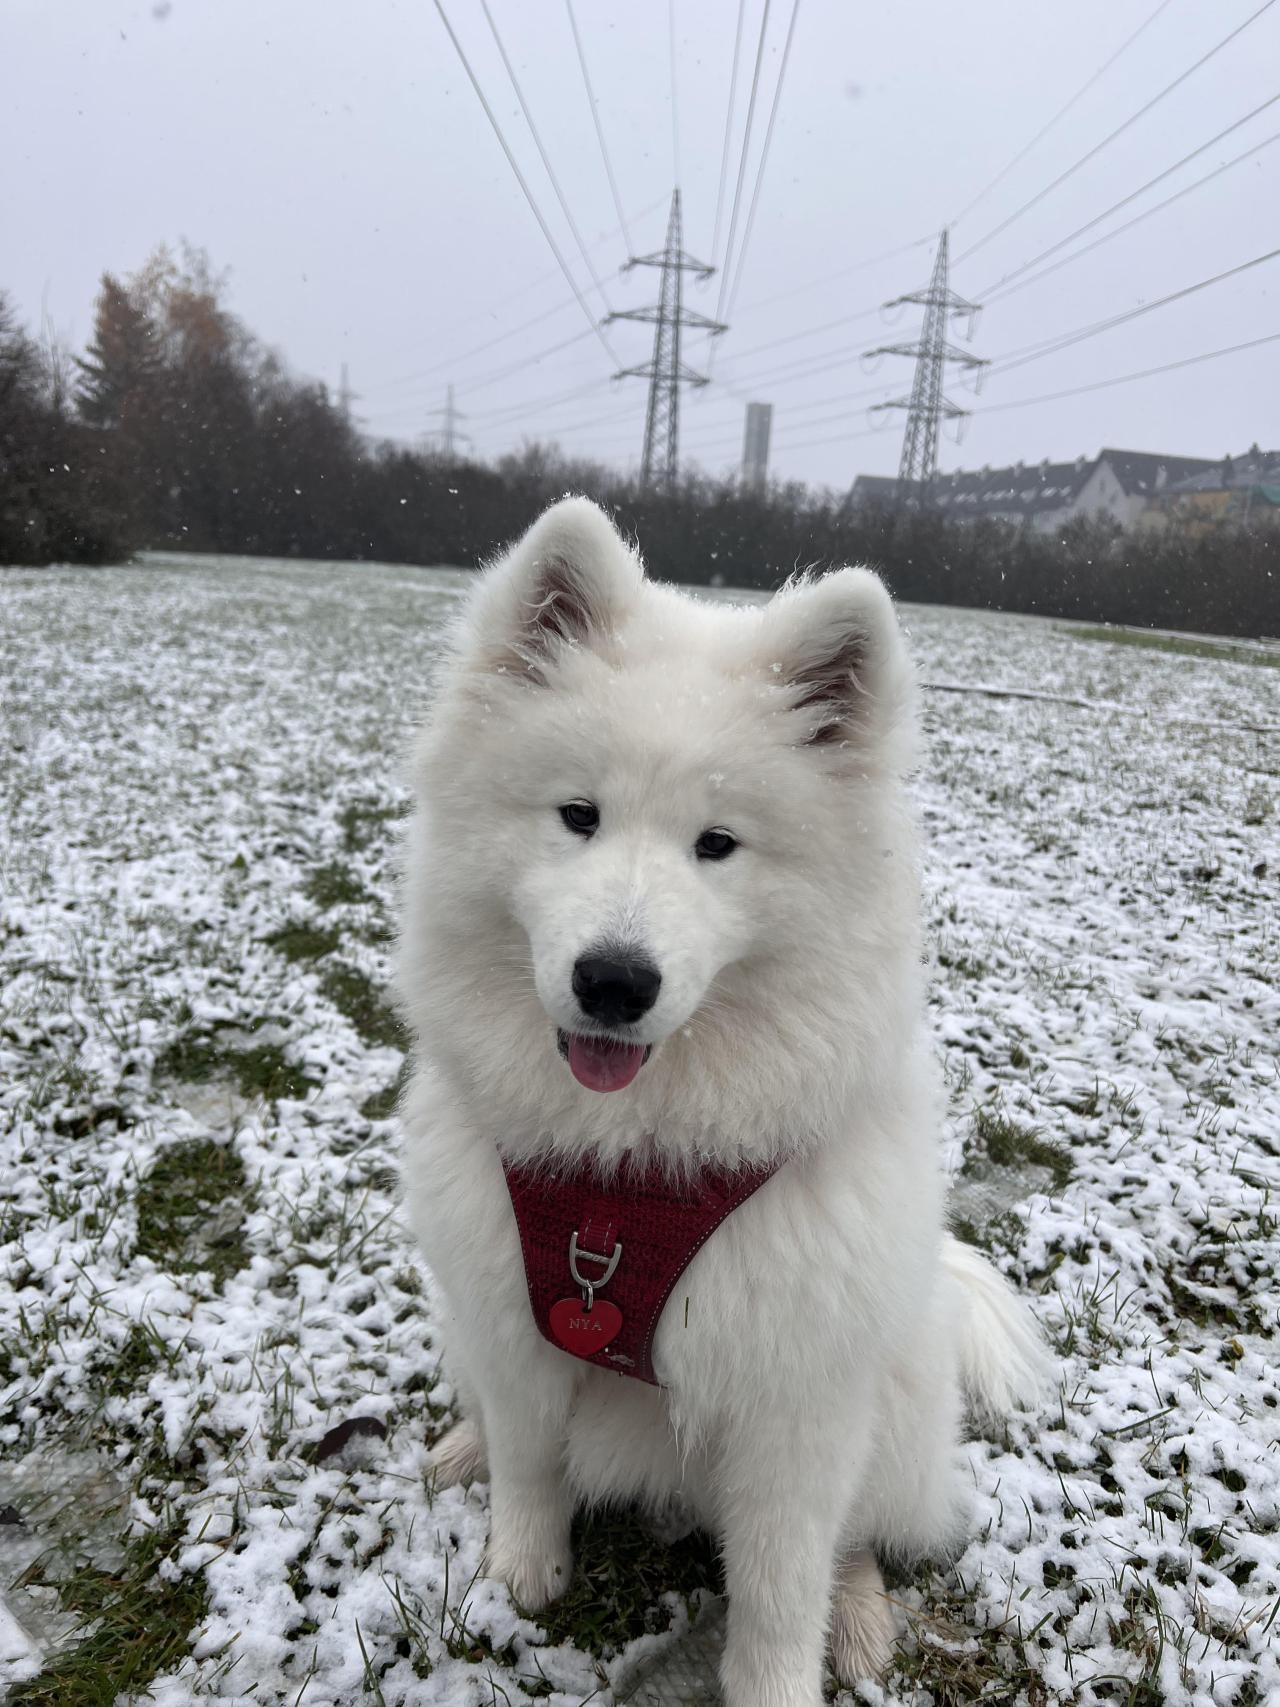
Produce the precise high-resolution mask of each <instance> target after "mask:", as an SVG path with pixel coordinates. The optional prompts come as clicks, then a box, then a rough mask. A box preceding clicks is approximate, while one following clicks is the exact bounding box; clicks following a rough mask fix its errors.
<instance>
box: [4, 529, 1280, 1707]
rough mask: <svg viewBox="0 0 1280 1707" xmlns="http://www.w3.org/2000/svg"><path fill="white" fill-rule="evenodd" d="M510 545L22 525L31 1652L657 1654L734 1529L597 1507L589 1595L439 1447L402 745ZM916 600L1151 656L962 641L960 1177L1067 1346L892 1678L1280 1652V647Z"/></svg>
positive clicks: (913, 1686) (18, 1016)
mask: <svg viewBox="0 0 1280 1707" xmlns="http://www.w3.org/2000/svg"><path fill="white" fill-rule="evenodd" d="M463 585H465V577H464V576H462V575H460V574H458V573H454V572H448V571H437V572H427V571H415V570H410V569H403V568H384V567H365V568H352V567H343V566H338V567H335V566H320V565H302V564H295V565H280V564H260V563H253V562H247V561H244V560H223V561H216V560H194V559H189V560H182V561H177V560H175V561H172V562H164V561H152V562H150V563H148V564H147V565H145V566H143V567H138V568H130V569H113V570H106V571H71V570H56V571H48V572H18V571H10V572H6V573H4V574H3V576H0V610H2V611H3V622H2V623H0V754H3V772H2V775H0V1589H3V1590H4V1591H6V1595H5V1602H6V1606H7V1610H6V1611H5V1612H3V1613H0V1681H2V1680H5V1679H8V1680H9V1681H10V1682H11V1683H12V1684H13V1699H14V1701H16V1702H22V1701H27V1702H40V1703H44V1702H49V1703H55V1702H56V1703H58V1704H59V1707H63V1704H66V1707H72V1704H75V1703H78V1702H80V1701H103V1700H109V1699H111V1696H112V1694H113V1692H121V1693H122V1694H124V1695H125V1697H126V1698H139V1697H142V1698H147V1691H148V1689H149V1691H150V1698H152V1699H154V1700H155V1701H156V1702H158V1703H163V1704H167V1707H177V1704H179V1703H185V1702H189V1701H195V1700H203V1699H206V1698H214V1699H218V1700H222V1701H244V1702H249V1701H252V1702H254V1703H280V1704H284V1703H289V1704H290V1707H297V1704H298V1703H300V1702H301V1703H305V1704H306V1707H325V1704H334V1707H336V1704H338V1703H351V1702H359V1701H364V1700H368V1701H370V1702H373V1703H385V1704H386V1707H400V1704H406V1707H408V1704H413V1707H417V1704H429V1703H437V1702H439V1703H445V1702H447V1703H449V1704H450V1707H467V1704H473V1703H474V1704H477V1707H478V1704H479V1703H481V1702H484V1703H491V1704H492V1703H496V1702H497V1700H498V1699H499V1697H501V1698H502V1699H503V1700H505V1701H506V1702H510V1703H518V1702H520V1701H523V1700H526V1699H529V1698H538V1697H545V1698H547V1699H549V1700H550V1701H552V1702H555V1703H570V1702H572V1703H579V1702H583V1701H585V1700H586V1699H587V1698H589V1697H593V1698H594V1699H595V1700H596V1701H598V1702H607V1700H608V1699H609V1688H610V1679H611V1678H616V1677H617V1676H618V1675H619V1667H620V1666H625V1665H626V1664H627V1662H628V1660H629V1659H630V1658H631V1657H632V1656H633V1655H634V1653H635V1652H637V1651H638V1649H637V1647H636V1644H637V1643H639V1644H640V1646H641V1647H642V1648H644V1649H646V1650H647V1649H653V1650H657V1651H659V1652H660V1651H661V1649H662V1647H663V1645H664V1643H669V1642H670V1641H672V1640H676V1639H678V1638H677V1637H675V1636H666V1635H663V1634H662V1633H663V1632H665V1631H668V1630H672V1631H678V1630H680V1629H681V1628H683V1627H685V1625H686V1624H687V1620H688V1617H689V1616H690V1614H691V1612H693V1611H695V1610H696V1606H697V1604H698V1599H699V1595H700V1593H701V1589H700V1586H699V1585H702V1584H706V1583H710V1582H713V1581H714V1566H713V1563H712V1562H711V1560H710V1556H709V1553H708V1551H707V1549H706V1548H705V1547H703V1546H702V1545H701V1544H700V1543H698V1542H697V1541H696V1540H693V1541H685V1542H682V1543H680V1544H678V1545H677V1546H675V1547H674V1548H672V1549H670V1550H668V1549H667V1548H666V1547H664V1546H663V1545H661V1544H660V1543H659V1542H657V1541H655V1540H653V1539H651V1538H650V1537H648V1536H647V1535H646V1534H644V1533H643V1532H642V1531H640V1530H638V1529H637V1528H636V1527H635V1526H634V1525H626V1524H621V1523H613V1522H607V1523H597V1524H596V1525H595V1526H594V1527H593V1528H592V1529H591V1530H590V1531H589V1532H588V1533H587V1534H586V1535H585V1536H584V1537H583V1539H582V1546H581V1547H580V1555H581V1557H582V1559H583V1561H584V1569H583V1571H581V1572H580V1581H579V1584H578V1585H577V1587H576V1588H575V1590H574V1592H573V1593H572V1594H571V1596H570V1600H569V1603H568V1604H567V1605H566V1606H565V1607H563V1608H562V1609H560V1610H559V1611H558V1612H557V1613H556V1614H555V1615H554V1616H552V1617H551V1618H550V1619H549V1620H548V1621H545V1622H544V1623H542V1624H539V1623H538V1622H537V1621H534V1620H531V1619H528V1618H525V1617H522V1616H521V1615H520V1614H519V1613H518V1612H517V1611H516V1610H515V1609H514V1608H513V1607H512V1605H511V1603H510V1600H509V1598H508V1596H507V1594H506V1592H505V1590H504V1589H503V1588H501V1587H500V1586H498V1585H497V1584H495V1583H492V1582H490V1581H488V1580H486V1579H485V1578H483V1577H482V1576H480V1574H479V1571H480V1563H481V1556H482V1549H483V1544H484V1538H485V1522H486V1515H485V1498H486V1489H485V1487H484V1486H483V1485H478V1486H476V1487H473V1488H472V1489H470V1490H468V1491H463V1490H459V1489H447V1490H436V1489H434V1488H433V1487H431V1486H430V1485H429V1483H428V1482H427V1481H426V1480H425V1478H424V1463H425V1455H426V1451H427V1448H428V1445H429V1443H430V1441H431V1440H432V1439H434V1438H435V1436H436V1435H437V1434H438V1432H439V1431H440V1429H441V1428H442V1426H444V1425H445V1424H446V1422H447V1419H448V1417H449V1415H450V1405H451V1400H452V1393H451V1389H450V1386H449V1379H448V1371H447V1368H443V1369H442V1368H441V1367H440V1366H439V1364H438V1362H437V1356H436V1351H435V1346H434V1342H433V1331H432V1287H431V1280H430V1276H429V1275H428V1274H426V1273H425V1272H424V1270H423V1268H422V1266H421V1264H420V1263H419V1262H418V1261H417V1259H416V1257H415V1255H414V1253H413V1251H412V1250H411V1249H410V1247H409V1244H408V1242H407V1240H406V1238H405V1235H404V1232H403V1230H402V1228H401V1226H400V1224H399V1221H398V1212H397V1206H396V1193H395V1171H394V1170H395V1147H396V1125H395V1121H394V1118H393V1117H392V1095H393V1087H394V1084H395V1081H396V1076H397V1072H398V1070H399V1067H400V1061H401V1056H400V1052H399V1041H400V1039H399V1033H398V1029H397V1027H396V1025H395V1022H394V1018H393V1016H392V1015H391V1014H390V1013H389V1011H388V1009H387V1008H386V1005H385V1001H384V999H383V995H382V989H383V985H384V982H385V978H386V975H387V956H388V920H389V917H390V911H391V906H392V873H393V858H394V827H395V819H396V817H397V815H398V814H399V812H400V810H401V808H402V806H403V802H404V791H403V789H402V787H401V785H400V781H399V757H400V753H401V751H402V747H403V743H404V740H405V737H406V735H407V733H408V731H409V730H410V728H411V727H412V725H413V723H414V720H415V717H416V715H417V713H418V710H419V708H420V705H421V703H422V699H423V695H424V691H425V689H426V686H427V683H428V678H429V673H430V668H431V661H432V656H433V652H434V649H435V645H436V636H437V634H438V631H439V626H440V623H441V622H442V620H444V619H445V618H447V616H448V614H449V613H450V611H451V610H452V609H454V608H456V601H457V598H458V595H459V589H460V588H461V587H462V586H463ZM908 623H909V627H910V629H911V631H912V636H913V642H914V645H915V647H916V650H917V653H918V655H919V658H920V661H921V666H922V674H923V676H924V677H925V678H926V679H928V680H931V681H934V682H937V683H947V684H951V685H952V686H960V687H972V686H975V685H980V684H981V685H986V686H991V685H996V686H1006V687H1010V688H1017V689H1022V690H1033V691H1034V692H1037V693H1041V694H1044V695H1046V696H1060V698H1061V699H1070V700H1084V701H1089V702H1094V703H1098V704H1105V706H1107V707H1110V709H1103V710H1091V709H1085V708H1082V707H1079V706H1074V705H1066V704H1063V703H1059V702H1058V701H1057V700H1055V699H1053V698H1051V697H1046V698H1045V699H1043V700H1036V699H1026V698H1008V699H1005V698H999V697H991V696H989V695H986V694H971V693H965V692H955V691H934V692H931V693H930V694H928V695H927V703H926V716H927V722H928V727H929V732H930V737H931V755H930V759H929V764H928V768H927V770H926V772H925V774H924V776H923V778H922V779H921V781H920V783H919V796H920V801H921V805H922V808H923V812H924V816H925V821H926V826H927V831H928V842H929V852H928V859H927V870H926V882H927V890H928V897H929V907H930V914H931V921H932V926H933V932H934V938H933V940H934V948H935V953H936V962H937V964H936V974H937V976H936V987H935V1015H934V1017H935V1023H936V1028H937V1036H938V1040H939V1047H940V1050H941V1051H942V1053H943V1055H944V1058H945V1062H946V1071H947V1078H948V1083H949V1086H950V1090H951V1115H950V1122H949V1128H948V1133H947V1143H948V1153H949V1156H950V1159H951V1162H952V1165H953V1167H954V1169H955V1172H956V1175H957V1216H958V1220H959V1225H960V1227H961V1230H962V1232H963V1233H964V1235H965V1236H966V1237H969V1238H971V1239H974V1240H976V1241H978V1242H980V1243H982V1244H983V1245H984V1246H986V1247H987V1248H988V1249H990V1250H992V1251H993V1252H994V1254H995V1255H996V1257H997V1259H998V1260H999V1262H1000V1263H1001V1265H1002V1266H1003V1267H1004V1268H1005V1269H1006V1270H1007V1272H1008V1273H1009V1274H1011V1275H1012V1276H1013V1277H1014V1278H1015V1279H1016V1280H1017V1281H1018V1282H1019V1283H1020V1284H1021V1285H1022V1286H1024V1287H1025V1288H1027V1289H1029V1290H1030V1292H1031V1293H1032V1295H1033V1297H1034V1301H1035V1306H1036V1309H1037V1311H1038V1314H1039V1316H1040V1318H1041V1320H1042V1322H1043V1323H1044V1325H1045V1328H1046V1330H1047V1332H1048V1333H1049V1335H1050V1336H1051V1338H1052V1339H1053V1341H1054V1343H1055V1345H1056V1346H1057V1348H1058V1349H1059V1351H1060V1352H1061V1354H1062V1357H1063V1381H1062V1390H1061V1394H1060V1396H1059V1397H1058V1399H1057V1400H1056V1401H1055V1402H1054V1403H1053V1404H1052V1405H1051V1406H1050V1407H1049V1408H1048V1410H1047V1411H1046V1413H1045V1414H1044V1415H1043V1416H1040V1417H1037V1418H1034V1419H1021V1420H1018V1421H1016V1422H1015V1423H1014V1424H1012V1425H1011V1426H1010V1427H1009V1429H1008V1431H1007V1433H1002V1434H1001V1435H1000V1437H999V1438H996V1439H983V1438H977V1439H975V1440H974V1441H973V1442H972V1443H971V1444H970V1446H969V1447H968V1448H967V1450H968V1452H969V1455H970V1459H971V1463H972V1470H973V1482H974V1499H975V1523H974V1540H973V1542H972V1544H971V1545H970V1546H969V1548H968V1550H967V1551H966V1553H965V1554H964V1555H963V1557H962V1558H961V1559H960V1560H959V1561H958V1563H957V1564H956V1565H955V1567H954V1568H952V1569H945V1568H943V1567H941V1566H940V1567H938V1568H936V1569H932V1570H931V1569H928V1568H922V1569H921V1570H919V1571H918V1572H916V1573H915V1574H914V1575H912V1576H910V1577H908V1578H906V1579H902V1580H900V1581H898V1582H897V1583H896V1584H895V1585H894V1589H893V1592H894V1594H895V1598H896V1600H897V1603H898V1611H899V1617H900V1619H901V1622H902V1627H903V1643H902V1647H901V1651H900V1655H899V1659H898V1662H897V1670H896V1672H895V1676H894V1678H893V1680H892V1682H891V1684H890V1686H889V1688H888V1690H887V1693H886V1697H885V1698H887V1699H889V1700H893V1701H899V1700H901V1701H909V1700H921V1701H924V1700H929V1699H934V1700H936V1701H939V1702H959V1701H963V1700H971V1699H974V1698H976V1697H977V1696H978V1695H979V1694H983V1695H984V1698H986V1699H990V1700H997V1701H1009V1702H1013V1701H1014V1700H1016V1699H1019V1698H1021V1699H1023V1700H1026V1701H1028V1702H1030V1703H1031V1704H1032V1707H1037V1704H1042V1703H1049V1702H1059V1701H1063V1702H1065V1701H1072V1702H1080V1703H1092V1702H1096V1701H1103V1700H1110V1701H1120V1702H1128V1703H1134V1704H1147V1703H1151V1704H1155V1703H1164V1702H1168V1703H1177V1702H1189V1701H1195V1702H1206V1703H1207V1702H1215V1703H1227V1702H1235V1703H1241V1704H1249V1703H1262V1702H1272V1701H1276V1700H1280V1661H1278V1660H1277V1650H1276V1645H1275V1643H1276V1637H1277V1634H1278V1632H1280V1619H1277V1610H1278V1609H1280V1528H1278V1526H1280V1451H1278V1446H1280V1408H1278V1407H1280V1385H1278V1380H1277V1370H1276V1363H1275V1333H1276V1327H1277V1282H1276V1266H1277V1250H1278V1248H1280V1241H1278V1239H1277V1212H1276V1207H1275V1203H1276V1192H1277V1187H1278V1186H1280V1054H1278V1052H1277V1046H1276V1039H1277V1036H1278V1035H1280V907H1277V904H1276V903H1277V885H1278V882H1280V846H1277V822H1278V821H1280V758H1278V757H1277V737H1276V735H1275V734H1274V733H1270V734H1268V733H1266V732H1265V731H1266V730H1267V728H1268V727H1270V729H1271V730H1274V729H1275V728H1276V726H1278V725H1280V669H1276V668H1274V667H1272V666H1273V665H1274V664H1275V662H1276V661H1277V660H1276V655H1275V654H1274V653H1272V654H1270V655H1268V654H1266V653H1262V654H1256V653H1253V654H1245V653H1239V654H1237V653H1236V652H1234V651H1233V650H1231V649H1225V650H1224V652H1223V655H1221V656H1199V655H1195V654H1194V652H1192V653H1187V652H1184V651H1181V650H1177V648H1178V647H1179V645H1180V644H1181V643H1180V642H1176V641H1173V642H1170V643H1169V645H1170V646H1171V647H1173V648H1174V649H1173V650H1168V651H1165V650H1153V649H1149V648H1146V647H1137V646H1133V645H1126V644H1119V643H1115V642H1113V641H1108V640H1106V639H1104V638H1097V637H1093V636H1085V635H1077V634H1074V633H1072V632H1071V631H1070V630H1068V629H1066V628H1064V627H1061V626H1057V625H1052V624H1048V623H1038V622H1033V621H1027V620H1020V619H1015V618H1003V617H992V616H987V615H978V614H973V613H966V612H949V611H941V610H927V611H925V610H917V611H912V612H909V613H908ZM1135 712H1140V713H1141V714H1142V715H1140V716H1138V715H1130V713H1135ZM353 1421H356V1422H357V1423H358V1426H356V1427H354V1428H351V1427H346V1428H343V1427H340V1426H339V1425H344V1424H351V1423H352V1422H353ZM335 1429H336V1430H337V1433H336V1434H335V1432H334V1431H335ZM11 1583H12V1585H13V1586H10V1585H11ZM75 1619H78V1620H79V1621H80V1623H81V1626H82V1634H83V1631H84V1630H85V1629H87V1630H88V1632H89V1634H88V1635H87V1636H86V1637H85V1638H84V1639H83V1640H81V1641H80V1642H79V1643H76V1642H74V1641H72V1642H71V1643H68V1639H67V1630H68V1627H69V1625H70V1624H71V1623H72V1621H73V1620H75ZM23 1679H26V1681H25V1682H23V1681H20V1680H23ZM93 1690H96V1693H93V1692H91V1691H93ZM869 1698H871V1699H878V1698H879V1697H877V1696H876V1695H875V1693H874V1692H872V1694H871V1696H870V1697H869Z"/></svg>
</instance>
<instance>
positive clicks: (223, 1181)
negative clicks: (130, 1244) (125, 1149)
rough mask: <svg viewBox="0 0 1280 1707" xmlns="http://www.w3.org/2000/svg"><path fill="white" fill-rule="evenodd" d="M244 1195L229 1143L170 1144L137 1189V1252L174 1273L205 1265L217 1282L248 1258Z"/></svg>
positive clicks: (200, 1140)
mask: <svg viewBox="0 0 1280 1707" xmlns="http://www.w3.org/2000/svg"><path fill="white" fill-rule="evenodd" d="M248 1198H249V1188H248V1182H247V1181H246V1179H245V1174H244V1164H243V1162H241V1160H240V1157H239V1156H238V1155H237V1154H236V1152H235V1151H234V1150H233V1149H231V1148H230V1146H229V1145H226V1144H215V1143H214V1141H213V1140H212V1139H211V1138H191V1139H186V1140H184V1141H183V1142H182V1143H180V1144H170V1145H168V1146H167V1147H166V1148H165V1149H163V1150H161V1152H160V1154H159V1155H158V1156H157V1157H156V1159H155V1162H154V1164H153V1166H152V1168H151V1171H150V1173H148V1174H147V1176H146V1178H145V1179H144V1180H143V1181H142V1184H141V1185H140V1186H139V1188H138V1197H137V1213H138V1242H137V1247H136V1248H137V1253H138V1255H139V1256H144V1257H149V1258H150V1259H151V1261H152V1262H154V1263H157V1264H158V1265H159V1266H160V1267H162V1268H166V1269H168V1270H170V1271H171V1272H173V1273H176V1274H184V1273H185V1274H191V1273H195V1272H197V1271H199V1270H205V1269H207V1270H208V1271H209V1272H210V1273H211V1274H212V1276H213V1282H214V1285H215V1286H221V1285H222V1283H223V1281H225V1280H226V1279H227V1278H228V1276H230V1275H232V1274H236V1273H238V1272H239V1271H240V1269H242V1268H243V1267H244V1266H245V1264H246V1263H247V1261H248V1251H247V1248H246V1246H245V1240H244V1213H245V1208H246V1205H247V1202H248ZM237 1211H238V1213H237Z"/></svg>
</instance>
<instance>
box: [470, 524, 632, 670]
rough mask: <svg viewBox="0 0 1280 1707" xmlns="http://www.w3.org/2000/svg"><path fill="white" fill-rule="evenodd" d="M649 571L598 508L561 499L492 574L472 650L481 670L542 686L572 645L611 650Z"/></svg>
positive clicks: (473, 617)
mask: <svg viewBox="0 0 1280 1707" xmlns="http://www.w3.org/2000/svg"><path fill="white" fill-rule="evenodd" d="M643 574H644V571H643V569H642V568H641V565H640V561H639V559H638V558H637V556H636V554H635V553H634V552H633V551H632V550H631V549H630V547H629V546H628V545H627V543H626V541H625V540H624V539H623V538H622V536H621V534H619V532H618V530H617V529H616V528H615V527H614V525H613V523H612V522H611V521H610V520H609V518H608V516H606V515H605V513H604V511H603V510H602V509H600V507H599V506H598V505H596V504H593V503H592V502H591V501H590V499H588V498H562V499H561V500H560V501H559V503H556V504H553V505H552V506H551V508H550V509H549V510H546V511H544V512H543V514H542V515H541V516H539V517H538V520H537V521H536V522H535V523H534V524H533V526H532V527H531V528H530V529H529V531H528V533H526V534H525V536H524V538H523V539H522V540H521V541H520V542H519V544H518V545H516V546H515V547H514V548H513V549H512V550H511V552H510V553H509V554H508V555H507V557H506V558H504V559H503V560H502V562H500V563H498V564H497V565H495V567H494V568H492V569H490V570H488V571H487V572H486V574H485V577H484V581H483V583H482V585H481V587H480V588H479V589H478V591H477V593H476V595H475V602H474V604H473V607H472V611H471V614H470V619H469V622H468V629H469V631H470V639H471V645H470V646H469V647H468V648H466V650H467V651H469V652H470V653H471V656H472V658H473V659H474V661H475V662H476V663H478V665H479V666H480V668H481V669H484V670H487V671H488V670H492V671H500V672H510V673H512V674H515V675H519V676H522V677H525V678H526V679H527V680H529V681H531V682H536V683H539V684H541V683H543V682H545V681H546V673H547V670H548V667H549V666H550V665H551V664H552V663H553V662H554V661H555V659H556V658H557V657H558V656H559V655H561V654H562V652H563V651H564V650H565V649H566V648H570V647H576V646H588V647H592V648H593V649H596V650H605V649H607V647H608V644H609V642H610V640H611V639H612V638H613V636H614V635H615V634H616V633H617V631H618V629H619V628H620V627H621V626H622V624H623V622H624V621H625V620H626V618H627V616H628V615H629V614H630V613H631V611H632V609H633V608H634V606H635V602H636V598H637V596H638V594H639V591H640V584H641V581H642V578H643Z"/></svg>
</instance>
